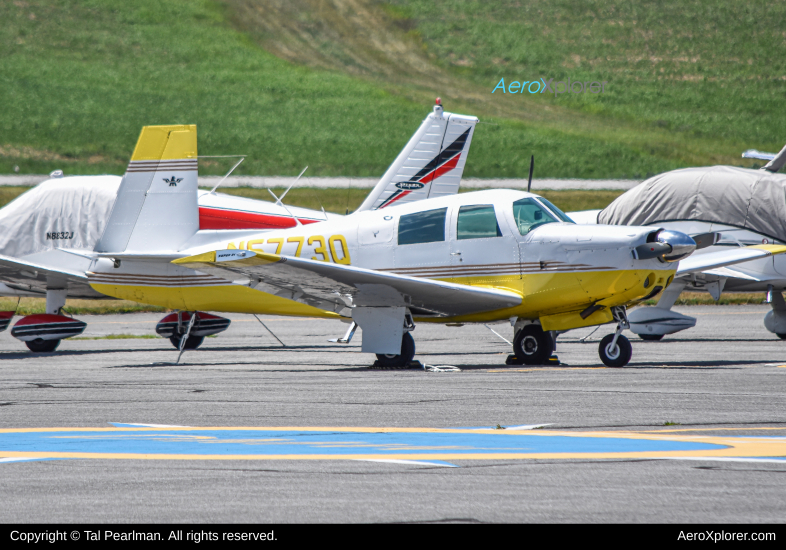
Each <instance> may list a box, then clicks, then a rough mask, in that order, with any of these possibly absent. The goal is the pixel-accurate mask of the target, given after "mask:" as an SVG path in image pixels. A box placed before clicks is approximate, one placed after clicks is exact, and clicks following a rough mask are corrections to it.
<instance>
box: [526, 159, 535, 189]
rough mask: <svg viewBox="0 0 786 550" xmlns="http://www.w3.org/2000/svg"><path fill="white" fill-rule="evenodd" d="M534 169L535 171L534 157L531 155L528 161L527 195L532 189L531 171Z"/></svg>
mask: <svg viewBox="0 0 786 550" xmlns="http://www.w3.org/2000/svg"><path fill="white" fill-rule="evenodd" d="M534 169H535V155H532V156H531V157H530V159H529V177H528V178H527V193H529V190H530V188H531V187H532V171H533V170H534Z"/></svg>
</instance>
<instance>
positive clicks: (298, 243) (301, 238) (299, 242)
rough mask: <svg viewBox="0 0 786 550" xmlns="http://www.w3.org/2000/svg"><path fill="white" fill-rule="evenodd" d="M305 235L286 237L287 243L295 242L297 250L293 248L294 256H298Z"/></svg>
mask: <svg viewBox="0 0 786 550" xmlns="http://www.w3.org/2000/svg"><path fill="white" fill-rule="evenodd" d="M305 240H306V239H305V237H289V238H288V239H287V242H288V243H297V250H295V258H300V251H301V250H302V249H303V242H304V241H305Z"/></svg>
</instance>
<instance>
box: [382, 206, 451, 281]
mask: <svg viewBox="0 0 786 550" xmlns="http://www.w3.org/2000/svg"><path fill="white" fill-rule="evenodd" d="M447 213H448V209H447V208H437V209H434V210H426V211H423V212H415V213H412V214H404V215H403V216H401V217H400V218H399V220H398V229H397V232H396V235H395V236H394V239H397V244H396V247H395V249H394V250H395V251H394V264H395V272H396V273H399V274H401V275H410V276H412V277H426V278H429V279H446V278H449V276H450V260H449V258H450V255H449V253H448V252H449V245H448V242H447V238H446V237H447V229H446V228H447V223H446V222H447Z"/></svg>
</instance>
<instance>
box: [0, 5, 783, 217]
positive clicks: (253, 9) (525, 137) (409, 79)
mask: <svg viewBox="0 0 786 550" xmlns="http://www.w3.org/2000/svg"><path fill="white" fill-rule="evenodd" d="M356 3H357V6H359V7H361V8H363V9H362V10H357V12H358V14H359V15H358V17H355V18H347V17H345V16H344V15H343V14H344V11H346V9H349V8H350V7H352V6H350V4H349V3H347V2H346V1H345V0H335V1H334V2H331V3H328V2H319V1H317V0H291V1H289V2H283V3H282V2H280V3H276V4H273V3H266V2H256V1H255V0H222V1H212V0H171V1H169V2H154V1H153V0H136V1H134V2H121V1H119V0H85V1H77V0H24V1H22V0H20V1H16V2H3V3H0V18H2V21H3V25H2V26H0V51H2V55H1V56H0V96H1V97H2V98H3V109H2V110H0V173H10V172H12V170H13V167H14V166H19V168H20V172H21V173H47V172H49V171H50V170H53V169H58V168H60V169H63V170H65V171H66V173H69V174H79V173H82V174H91V173H92V174H96V173H115V174H120V173H122V172H123V170H124V167H125V165H126V163H127V160H128V158H129V156H130V153H131V151H132V149H133V147H134V144H135V141H136V139H137V136H138V135H139V130H140V127H141V126H142V125H147V124H173V123H195V124H197V125H198V127H199V150H200V153H201V154H247V155H249V157H248V160H247V161H246V162H245V163H243V164H242V165H241V166H240V167H239V168H238V173H240V174H260V175H295V174H297V173H298V172H299V171H300V170H301V169H302V167H303V166H304V165H309V174H311V175H314V176H335V175H341V176H378V175H381V174H382V173H383V172H384V170H385V169H386V168H387V166H388V165H389V164H390V162H391V161H392V160H393V159H394V158H395V156H396V154H397V153H398V151H399V150H400V149H401V148H402V147H403V145H404V144H405V143H406V142H407V140H408V139H409V136H410V135H411V134H412V132H413V131H414V129H415V128H416V127H417V126H418V124H419V123H420V121H421V120H422V119H423V117H424V116H425V115H426V113H427V112H428V110H429V109H430V104H431V102H432V101H433V97H434V96H435V95H441V96H442V97H443V99H445V103H446V107H447V108H448V110H453V111H454V112H466V113H468V114H477V115H480V116H481V117H482V119H483V122H489V123H490V124H481V125H479V126H478V128H477V130H476V135H475V141H474V142H473V149H472V152H471V153H470V157H469V162H468V164H467V168H466V172H465V174H466V175H467V176H468V177H522V176H524V175H525V174H526V173H527V167H528V162H529V155H530V154H533V153H534V154H535V156H536V158H537V167H536V177H546V176H551V177H585V178H586V177H645V176H647V175H650V174H655V173H659V172H662V171H664V170H668V169H672V168H676V167H680V166H686V165H691V164H708V163H712V162H720V161H722V162H740V161H739V152H740V150H741V149H743V148H747V147H757V148H760V149H770V150H773V149H777V148H779V147H780V146H781V140H783V135H782V130H781V128H782V124H781V120H782V117H781V116H779V113H780V110H781V108H782V103H783V99H784V97H785V94H784V86H786V80H783V78H786V77H785V76H784V75H786V70H784V63H786V56H785V55H784V53H785V52H784V40H783V39H784V37H783V31H782V29H781V25H780V23H781V22H782V21H783V20H784V10H785V9H786V6H784V5H783V4H764V3H760V2H759V3H754V4H752V5H749V4H742V3H735V2H732V1H731V0H701V1H696V2H692V3H688V4H684V3H679V4H672V3H666V2H646V3H643V4H638V3H626V2H621V1H618V0H612V1H610V2H604V3H593V2H590V3H588V4H583V3H582V4H577V3H575V2H565V1H562V2H557V3H549V4H548V5H546V4H542V3H535V2H534V0H526V1H516V2H513V1H506V2H494V3H480V2H474V1H459V0H447V1H445V2H439V3H429V2H426V1H425V0H389V1H387V2H378V1H375V0H357V2H356ZM273 5H275V6H279V8H280V9H278V10H276V9H273V8H271V6H273ZM353 5H354V4H353ZM672 6H673V7H672ZM579 8H580V9H579ZM265 10H267V11H265ZM342 10H344V11H342ZM353 25H354V26H353ZM386 37H387V38H386ZM388 38H389V39H390V40H388V41H387V42H386V40H387V39H388ZM379 41H381V42H382V43H383V45H382V46H380V48H378V49H375V48H376V47H377V46H376V44H377V42H379ZM386 48H387V49H386ZM271 52H272V53H271ZM287 52H289V53H287ZM274 54H275V55H274ZM277 56H278V57H277ZM574 56H578V60H577V61H576V60H575V59H574ZM651 58H652V59H661V61H653V60H652V59H651ZM683 58H685V59H687V61H682V59H683ZM693 59H696V61H693ZM574 65H575V66H574ZM661 69H663V72H661ZM534 73H538V74H544V75H545V74H548V75H550V76H554V77H555V78H562V77H563V76H572V77H573V78H574V79H575V78H582V79H584V78H594V79H600V78H602V79H607V80H610V82H612V83H613V86H612V87H611V88H610V89H611V90H612V91H611V92H610V93H609V94H606V95H603V96H587V97H559V98H556V99H555V98H553V97H552V98H548V97H546V96H545V95H544V97H536V98H530V97H519V96H515V97H514V96H507V97H499V96H498V95H494V96H492V95H491V94H490V90H491V88H492V87H493V85H494V84H496V80H498V78H499V77H501V76H505V77H506V78H511V77H513V78H519V77H521V78H523V76H521V75H525V76H526V75H531V74H534ZM229 162H230V161H228V160H227V161H222V160H210V161H204V162H202V163H201V166H200V170H201V172H202V173H205V174H207V173H213V174H220V173H223V172H224V171H225V170H226V169H227V168H228V166H229ZM345 202H346V201H345Z"/></svg>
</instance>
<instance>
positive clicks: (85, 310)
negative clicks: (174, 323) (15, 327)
mask: <svg viewBox="0 0 786 550" xmlns="http://www.w3.org/2000/svg"><path fill="white" fill-rule="evenodd" d="M17 301H18V303H19V306H18V307H17ZM12 310H15V311H16V312H17V315H35V314H37V313H46V299H45V298H22V299H21V300H18V298H8V297H0V311H12ZM168 311H170V310H168V309H166V308H163V307H158V306H149V305H145V304H138V303H136V302H132V301H130V300H66V305H65V307H64V308H63V313H64V314H70V315H111V314H118V313H141V312H159V313H166V312H168Z"/></svg>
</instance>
